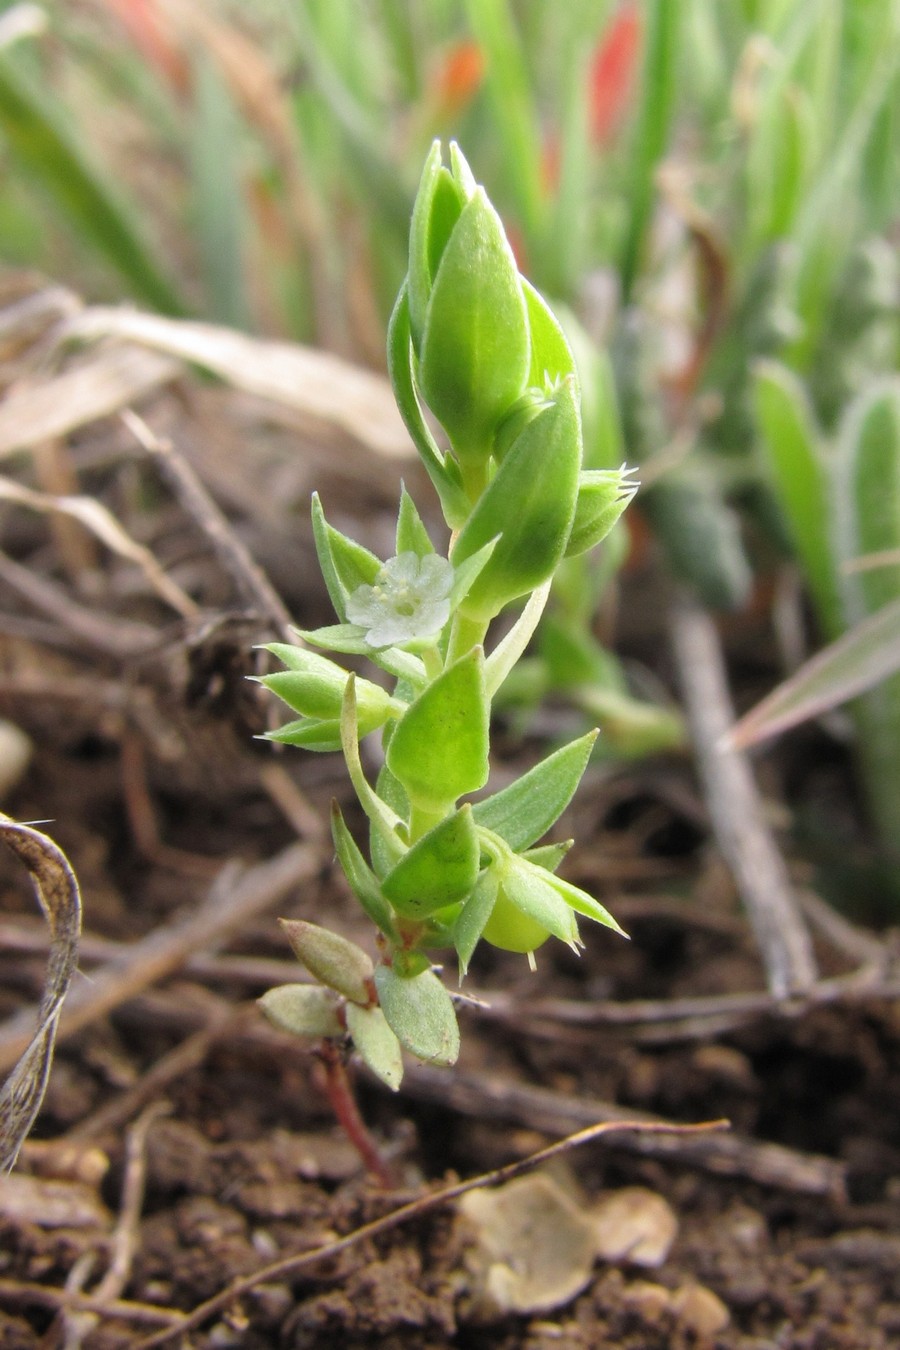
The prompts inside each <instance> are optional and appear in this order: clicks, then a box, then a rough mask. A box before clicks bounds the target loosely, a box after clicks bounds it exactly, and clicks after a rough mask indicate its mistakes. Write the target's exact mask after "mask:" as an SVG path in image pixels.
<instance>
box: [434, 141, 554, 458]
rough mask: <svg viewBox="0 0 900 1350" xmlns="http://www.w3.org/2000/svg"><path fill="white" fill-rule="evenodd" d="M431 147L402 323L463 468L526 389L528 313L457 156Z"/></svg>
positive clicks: (481, 197)
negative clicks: (446, 160)
mask: <svg viewBox="0 0 900 1350" xmlns="http://www.w3.org/2000/svg"><path fill="white" fill-rule="evenodd" d="M450 158H451V169H450V170H448V169H446V168H444V166H443V165H442V163H441V147H440V142H435V144H434V145H433V146H432V149H431V153H430V155H429V157H428V160H427V162H426V165H425V171H424V173H423V175H422V181H421V184H420V186H419V192H418V195H417V197H416V203H415V207H414V210H413V220H412V227H411V230H410V259H409V277H408V291H409V322H410V333H411V337H412V344H413V349H414V351H415V354H416V357H417V358H418V384H419V388H420V390H421V393H422V396H423V398H424V399H425V402H426V403H427V404H428V406H429V407H430V408H431V410H432V412H433V413H434V415H435V416H436V417H437V418H438V420H439V421H440V423H441V424H442V426H443V427H444V430H445V431H446V432H447V435H448V436H449V438H450V442H451V446H452V449H453V452H454V454H455V455H456V457H457V458H458V459H459V460H460V461H461V463H462V464H463V467H464V470H465V466H466V464H467V463H468V464H477V463H482V464H483V463H485V462H486V461H487V459H488V458H489V456H490V454H491V449H492V445H493V439H494V431H495V429H496V426H497V423H498V422H499V420H500V419H501V418H502V417H503V415H504V414H505V412H506V411H507V409H508V408H509V406H510V404H512V403H513V402H514V401H515V400H516V399H517V398H518V397H519V395H520V394H521V393H522V391H523V389H524V388H525V384H526V380H527V377H528V372H529V367H530V364H531V338H530V332H529V322H528V306H527V303H526V299H525V294H524V291H523V287H522V280H521V278H520V276H519V271H518V268H517V266H516V261H515V258H514V257H513V253H512V249H511V248H510V246H509V243H508V241H507V238H506V235H505V233H504V230H503V225H502V223H501V221H500V217H499V216H498V215H497V212H496V211H495V210H494V208H493V206H492V205H491V203H490V202H489V201H488V198H487V195H486V194H485V192H484V189H483V188H481V187H478V186H477V185H476V183H475V181H474V179H473V178H472V174H471V170H470V169H469V166H468V165H467V164H466V161H465V159H464V158H463V155H462V153H461V152H460V150H459V149H458V147H456V146H455V145H451V147H450Z"/></svg>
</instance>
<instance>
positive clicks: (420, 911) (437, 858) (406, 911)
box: [381, 806, 479, 919]
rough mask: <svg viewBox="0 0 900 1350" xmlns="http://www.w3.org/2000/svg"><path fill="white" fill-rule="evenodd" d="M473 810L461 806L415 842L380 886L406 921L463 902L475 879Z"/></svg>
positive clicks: (477, 849) (476, 855)
mask: <svg viewBox="0 0 900 1350" xmlns="http://www.w3.org/2000/svg"><path fill="white" fill-rule="evenodd" d="M478 861H479V848H478V838H477V835H476V833H475V827H474V825H473V824H472V808H471V807H470V806H463V807H462V808H461V809H460V810H459V811H454V812H453V814H452V815H450V816H447V817H446V819H444V820H442V821H441V822H440V824H439V825H435V827H434V829H432V830H429V831H428V833H427V834H425V835H423V836H422V838H421V839H419V840H417V841H416V843H415V844H414V845H413V846H412V848H411V849H410V850H409V852H408V853H406V854H404V856H403V857H402V858H401V859H400V861H399V862H398V863H397V865H396V867H394V868H393V869H392V871H390V872H389V873H388V875H387V876H386V877H385V878H384V880H383V881H382V883H381V890H382V894H383V895H384V896H385V898H386V899H387V900H390V902H391V904H392V905H393V906H394V909H396V910H397V911H398V913H400V914H402V915H403V916H404V917H405V918H409V919H424V918H427V917H428V915H430V914H433V913H434V912H435V910H438V909H443V908H444V907H445V906H446V905H452V904H455V903H456V901H457V900H463V899H464V898H465V897H466V896H467V895H468V894H469V892H470V891H471V889H472V887H473V886H474V885H475V882H476V881H477V879H478Z"/></svg>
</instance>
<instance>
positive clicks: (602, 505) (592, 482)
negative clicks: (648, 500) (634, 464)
mask: <svg viewBox="0 0 900 1350" xmlns="http://www.w3.org/2000/svg"><path fill="white" fill-rule="evenodd" d="M633 472H634V470H633V469H626V468H625V466H624V464H623V465H622V467H621V469H585V470H584V471H583V472H582V473H581V475H580V478H579V482H578V500H577V502H576V504H575V519H574V521H573V522H572V533H571V534H570V535H569V542H568V544H567V545H566V557H567V558H575V557H577V556H578V554H579V553H587V552H588V550H589V549H592V548H594V547H595V545H597V544H599V543H600V541H601V540H602V539H605V538H606V536H607V535H608V534H609V532H610V530H611V529H612V527H613V526H614V525H615V523H616V521H617V520H618V519H619V517H620V516H621V514H622V512H623V511H624V510H625V508H626V506H627V505H628V503H629V502H630V501H631V499H632V498H633V497H634V494H635V493H636V492H637V490H638V484H637V483H636V482H635V481H634V479H633V478H630V477H629V475H630V474H632V473H633Z"/></svg>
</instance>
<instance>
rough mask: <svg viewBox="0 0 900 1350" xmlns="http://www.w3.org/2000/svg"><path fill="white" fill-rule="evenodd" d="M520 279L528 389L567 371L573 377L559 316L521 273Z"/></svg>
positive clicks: (562, 376) (556, 380)
mask: <svg viewBox="0 0 900 1350" xmlns="http://www.w3.org/2000/svg"><path fill="white" fill-rule="evenodd" d="M521 281H522V291H523V293H524V295H525V303H526V305H527V307H528V326H529V330H530V333H531V365H530V368H529V371H528V380H527V384H528V386H529V387H530V388H532V389H541V390H545V389H546V388H547V384H548V382H549V384H550V385H554V384H559V383H560V382H561V381H562V380H564V379H565V378H566V377H567V376H569V375H571V376H573V377H574V379H575V380H576V381H577V379H578V371H577V370H576V367H575V358H574V356H573V355H572V349H571V347H570V346H569V342H568V339H567V338H566V335H565V333H564V332H563V330H562V327H561V326H560V323H559V320H558V319H557V317H556V315H555V314H554V313H553V311H552V310H551V308H550V306H549V305H548V304H547V302H546V300H545V299H544V297H543V296H542V295H541V294H540V292H539V291H536V290H535V288H534V287H533V286H532V284H531V282H530V281H527V280H526V279H525V278H524V277H522V278H521Z"/></svg>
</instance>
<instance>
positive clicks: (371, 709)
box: [251, 652, 403, 736]
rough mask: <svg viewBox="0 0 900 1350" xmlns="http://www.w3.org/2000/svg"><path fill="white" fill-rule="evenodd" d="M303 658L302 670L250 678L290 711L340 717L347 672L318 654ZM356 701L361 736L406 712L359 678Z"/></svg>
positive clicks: (385, 694) (308, 714)
mask: <svg viewBox="0 0 900 1350" xmlns="http://www.w3.org/2000/svg"><path fill="white" fill-rule="evenodd" d="M303 655H304V657H305V660H304V662H303V665H302V667H300V666H299V665H295V666H294V667H293V668H292V669H291V670H280V671H276V672H275V673H274V674H272V675H262V676H259V677H255V676H254V677H251V678H253V679H255V680H256V683H257V684H261V685H263V686H264V687H265V688H266V689H268V690H270V691H271V692H272V693H273V694H275V695H276V696H277V697H278V698H280V699H281V700H282V701H283V702H284V703H286V704H287V705H288V707H289V708H293V710H294V712H299V713H303V715H304V716H305V717H317V718H321V719H323V720H324V719H331V718H333V719H337V718H339V717H340V715H341V704H342V702H343V698H344V688H345V686H346V684H347V679H348V672H347V671H346V670H342V669H341V667H340V666H338V665H335V663H334V662H333V661H329V660H328V659H327V658H326V657H323V656H319V655H318V654H317V653H315V652H305V653H304V654H303ZM356 700H357V709H358V713H359V723H360V734H361V735H363V736H365V735H367V734H368V732H370V731H374V730H375V728H376V727H380V726H382V725H383V723H384V722H385V721H386V719H387V718H388V717H390V716H391V715H396V716H400V714H401V713H402V712H403V705H402V704H401V703H399V702H397V701H396V700H394V699H392V698H391V696H390V694H388V693H386V692H385V690H384V689H382V688H381V687H380V686H379V685H377V684H372V683H371V681H370V680H364V679H362V678H361V677H359V676H357V678H356Z"/></svg>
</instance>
